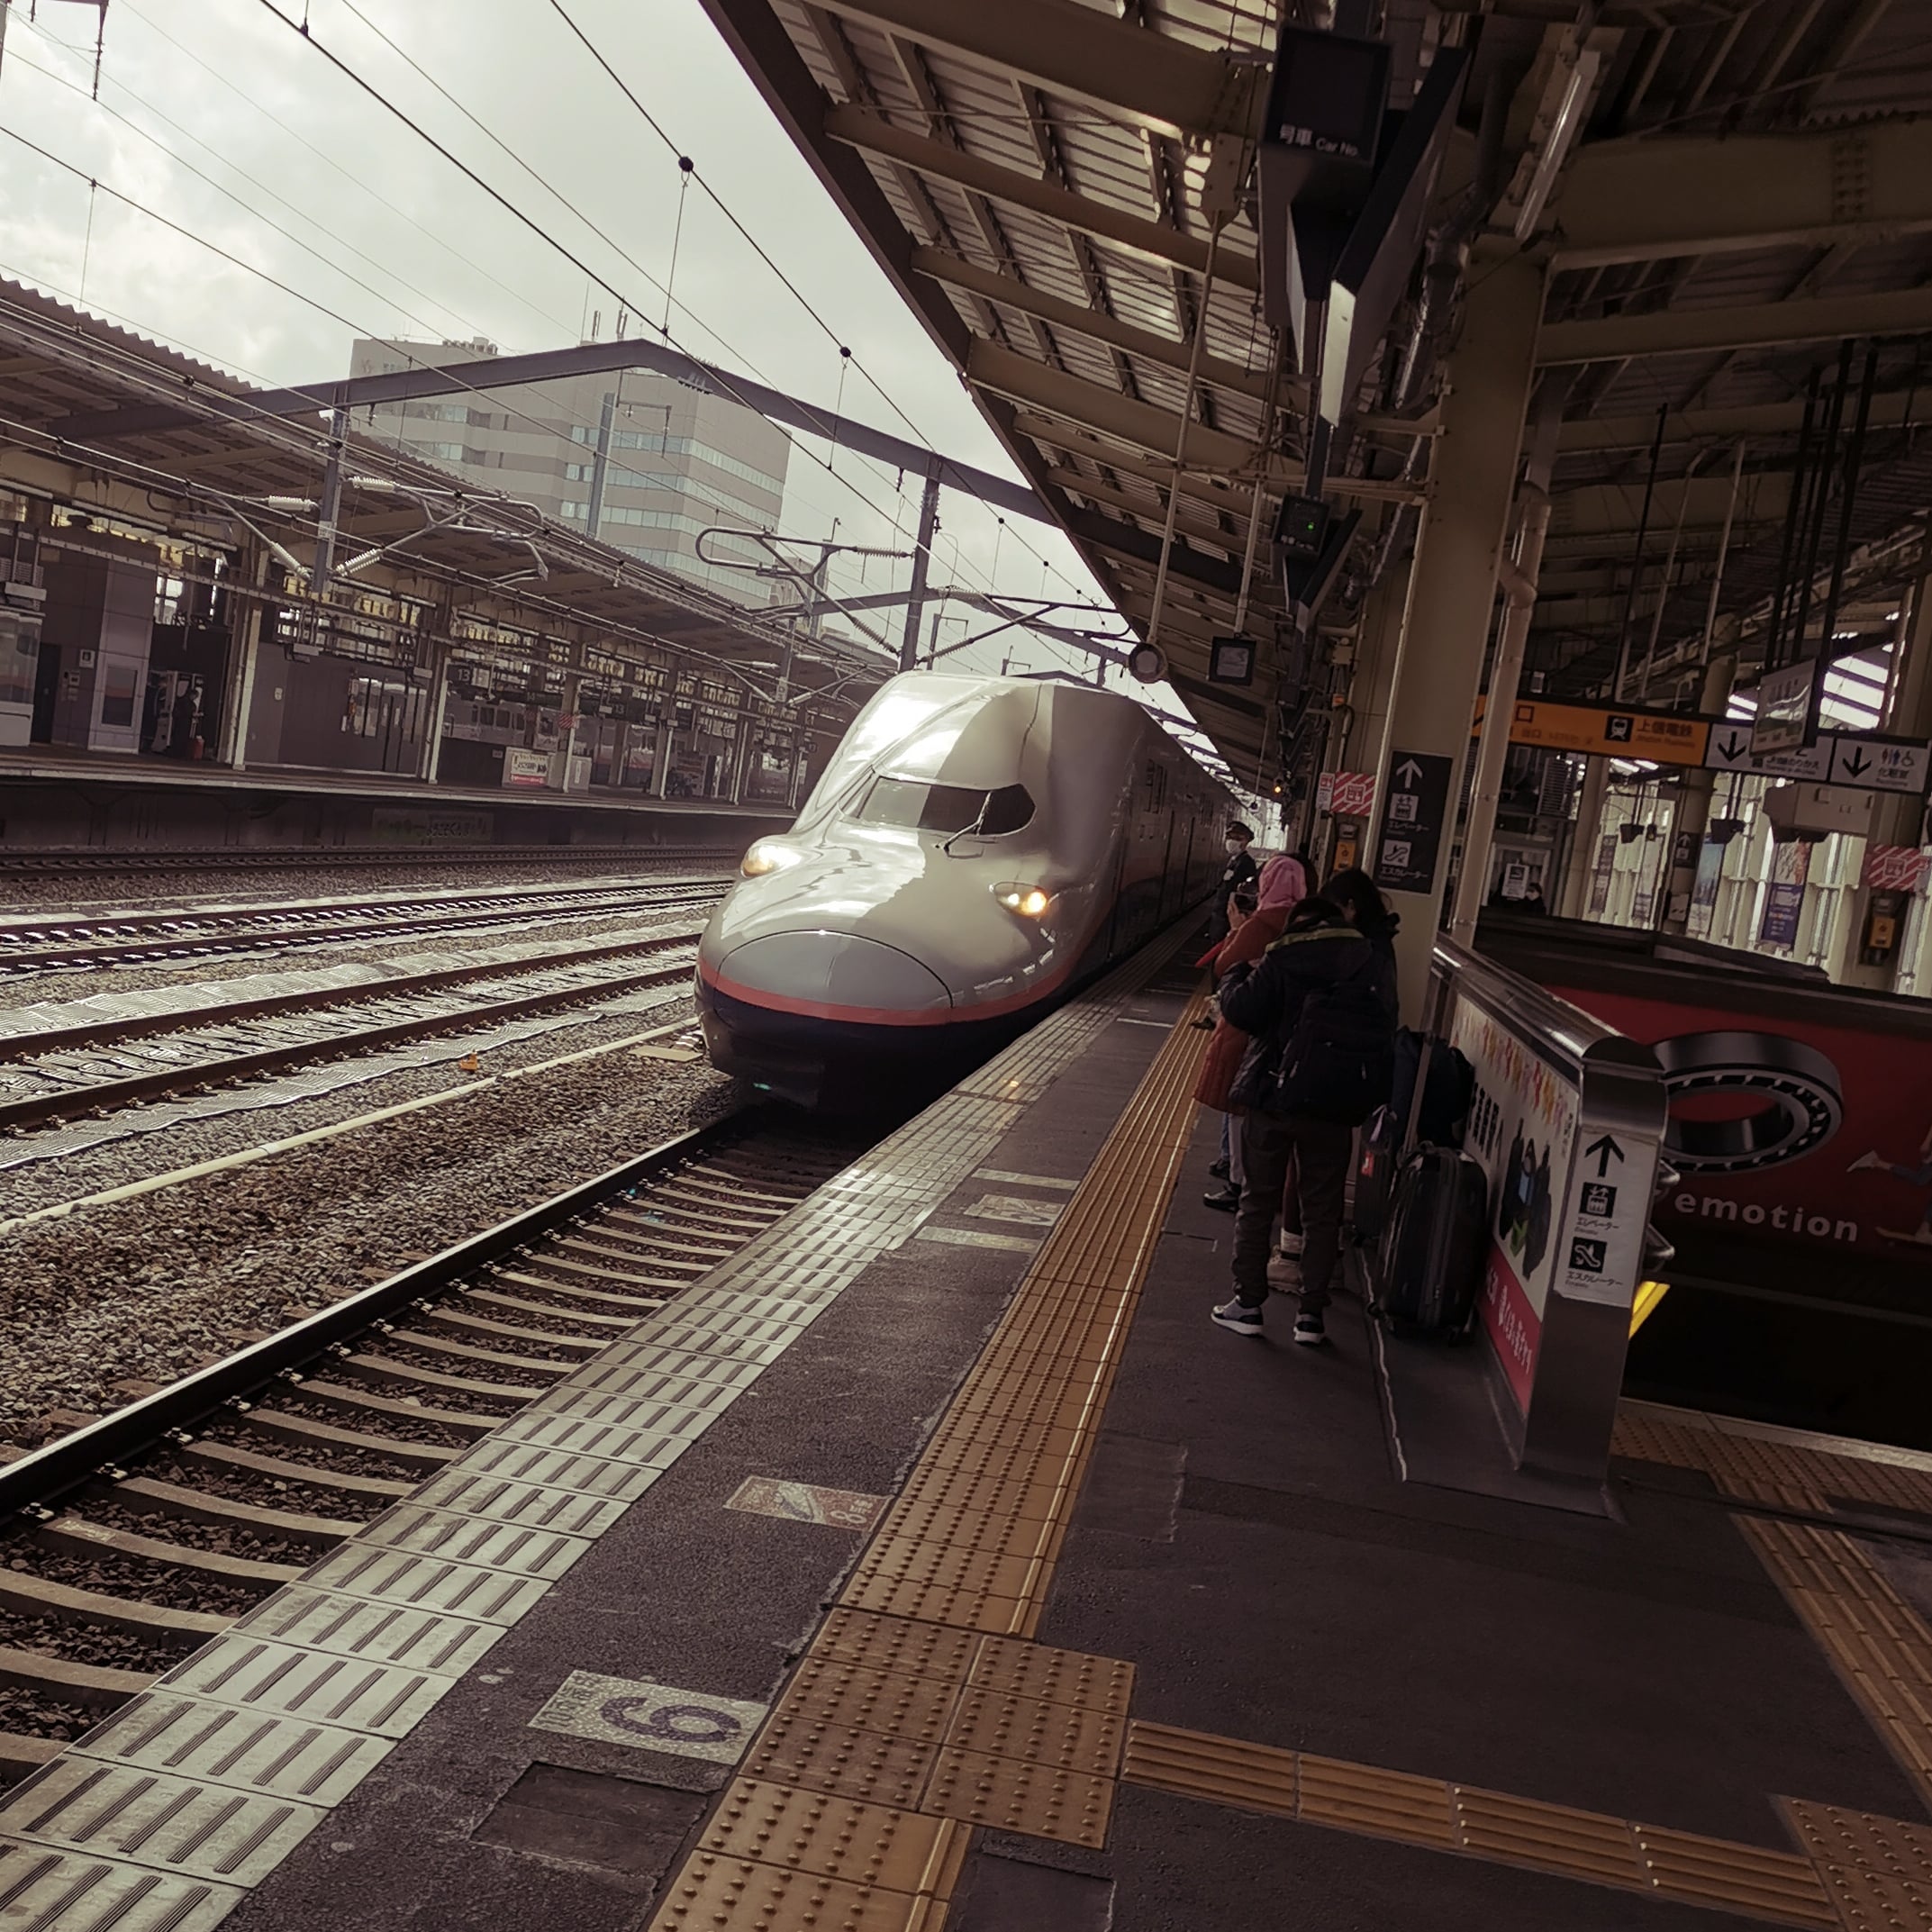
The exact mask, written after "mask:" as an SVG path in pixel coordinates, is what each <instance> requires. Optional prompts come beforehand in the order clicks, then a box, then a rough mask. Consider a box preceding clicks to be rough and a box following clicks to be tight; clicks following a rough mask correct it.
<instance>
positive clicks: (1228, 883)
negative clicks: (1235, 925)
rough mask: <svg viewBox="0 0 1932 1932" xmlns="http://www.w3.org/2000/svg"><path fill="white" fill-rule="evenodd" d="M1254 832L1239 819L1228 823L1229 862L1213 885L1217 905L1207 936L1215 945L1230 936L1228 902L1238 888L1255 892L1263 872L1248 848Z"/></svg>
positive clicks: (1215, 905) (1253, 837) (1222, 868)
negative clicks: (1256, 883)
mask: <svg viewBox="0 0 1932 1932" xmlns="http://www.w3.org/2000/svg"><path fill="white" fill-rule="evenodd" d="M1254 842H1255V835H1254V833H1253V832H1251V831H1250V830H1248V829H1247V826H1245V825H1244V824H1242V823H1241V821H1240V820H1238V819H1236V820H1234V821H1231V822H1230V823H1229V827H1228V863H1227V864H1226V865H1225V866H1222V867H1221V875H1220V883H1219V884H1217V885H1216V886H1215V888H1214V909H1213V912H1211V915H1210V917H1209V921H1208V938H1209V939H1210V940H1211V942H1212V943H1213V944H1214V945H1216V946H1219V945H1220V942H1221V941H1222V940H1223V939H1226V938H1227V937H1228V926H1229V920H1228V914H1229V901H1230V900H1231V899H1232V898H1233V897H1234V895H1235V894H1236V893H1238V892H1252V891H1253V890H1254V886H1255V882H1256V879H1258V878H1259V877H1260V875H1261V867H1260V866H1257V865H1256V863H1255V861H1254V859H1253V857H1251V856H1250V854H1249V852H1248V849H1247V848H1248V847H1249V846H1251V845H1252V844H1253V843H1254Z"/></svg>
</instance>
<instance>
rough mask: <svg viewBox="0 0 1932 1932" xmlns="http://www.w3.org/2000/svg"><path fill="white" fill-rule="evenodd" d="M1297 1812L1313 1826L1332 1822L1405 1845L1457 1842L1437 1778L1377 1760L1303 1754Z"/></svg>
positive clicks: (1452, 1812) (1447, 1847)
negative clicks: (1392, 1768) (1359, 1761)
mask: <svg viewBox="0 0 1932 1932" xmlns="http://www.w3.org/2000/svg"><path fill="white" fill-rule="evenodd" d="M1296 1770H1297V1778H1296V1784H1297V1804H1296V1810H1295V1815H1296V1817H1298V1818H1300V1819H1302V1820H1303V1821H1304V1822H1305V1823H1308V1824H1311V1825H1333V1826H1336V1827H1338V1828H1340V1829H1341V1830H1343V1831H1359V1832H1365V1833H1367V1834H1368V1835H1369V1836H1370V1837H1376V1838H1396V1839H1400V1840H1401V1841H1402V1842H1403V1843H1404V1844H1408V1845H1433V1846H1437V1847H1438V1849H1439V1850H1442V1851H1449V1850H1452V1849H1453V1848H1454V1847H1455V1845H1456V1811H1455V1807H1454V1806H1453V1805H1452V1804H1451V1803H1450V1801H1449V1787H1448V1786H1447V1784H1446V1783H1444V1782H1443V1781H1442V1780H1441V1779H1440V1778H1419V1777H1416V1776H1414V1775H1413V1774H1412V1773H1409V1772H1406V1771H1388V1770H1385V1769H1383V1767H1382V1766H1381V1765H1379V1764H1349V1763H1347V1761H1346V1760H1345V1759H1342V1758H1336V1757H1316V1756H1313V1755H1311V1754H1310V1753H1309V1752H1306V1751H1304V1752H1302V1754H1301V1762H1300V1764H1298V1765H1297V1767H1296Z"/></svg>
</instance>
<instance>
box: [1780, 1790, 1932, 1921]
mask: <svg viewBox="0 0 1932 1932" xmlns="http://www.w3.org/2000/svg"><path fill="white" fill-rule="evenodd" d="M1784 1810H1785V1815H1786V1816H1787V1817H1788V1818H1789V1819H1790V1820H1791V1830H1792V1832H1793V1834H1794V1835H1795V1836H1796V1837H1797V1839H1798V1842H1799V1843H1800V1845H1802V1846H1804V1848H1805V1850H1806V1851H1807V1852H1808V1853H1809V1854H1810V1858H1811V1862H1812V1864H1814V1865H1815V1866H1816V1867H1817V1869H1818V1873H1819V1877H1820V1878H1821V1879H1822V1880H1823V1881H1824V1883H1825V1889H1826V1891H1828V1893H1829V1894H1830V1895H1831V1900H1832V1902H1833V1903H1834V1904H1835V1905H1836V1906H1837V1909H1838V1917H1839V1918H1840V1919H1841V1920H1842V1921H1843V1922H1844V1926H1845V1928H1846V1932H1880V1928H1881V1927H1884V1928H1887V1932H1889V1928H1891V1927H1896V1926H1915V1927H1916V1926H1927V1925H1932V1826H1926V1825H1908V1824H1904V1823H1902V1822H1901V1821H1900V1820H1899V1819H1891V1818H1874V1817H1873V1816H1872V1815H1871V1813H1869V1812H1864V1811H1846V1810H1839V1808H1838V1807H1837V1806H1836V1805H1822V1804H1807V1803H1805V1802H1804V1801H1803V1800H1801V1799H1796V1798H1787V1799H1786V1800H1785V1801H1784Z"/></svg>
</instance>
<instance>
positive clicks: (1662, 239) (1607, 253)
mask: <svg viewBox="0 0 1932 1932" xmlns="http://www.w3.org/2000/svg"><path fill="white" fill-rule="evenodd" d="M1556 227H1557V232H1556V239H1555V246H1556V266H1557V267H1558V268H1602V267H1605V266H1607V265H1609V264H1611V263H1615V262H1631V261H1652V260H1656V259H1661V258H1663V257H1665V256H1674V255H1719V254H1726V253H1736V252H1737V251H1739V250H1742V249H1775V248H1802V247H1819V248H1828V247H1831V246H1833V245H1834V244H1837V243H1845V242H1855V243H1859V244H1862V245H1863V244H1870V243H1872V242H1877V241H1889V240H1893V239H1894V238H1895V237H1897V236H1900V235H1910V234H1918V233H1922V232H1924V231H1926V230H1927V229H1932V120H1916V121H1903V120H1901V121H1891V122H1873V124H1871V125H1869V126H1866V127H1860V128H1828V129H1820V130H1819V131H1817V132H1794V133H1789V134H1731V135H1728V136H1726V137H1724V138H1723V139H1722V140H1683V141H1668V140H1665V141H1597V142H1593V143H1591V144H1589V145H1586V146H1585V147H1583V148H1582V149H1581V150H1578V152H1577V155H1576V157H1575V159H1574V161H1573V162H1572V163H1571V166H1570V170H1569V173H1568V175H1567V176H1566V177H1565V181H1564V183H1563V186H1562V189H1561V195H1560V199H1559V200H1558V202H1557V204H1556Z"/></svg>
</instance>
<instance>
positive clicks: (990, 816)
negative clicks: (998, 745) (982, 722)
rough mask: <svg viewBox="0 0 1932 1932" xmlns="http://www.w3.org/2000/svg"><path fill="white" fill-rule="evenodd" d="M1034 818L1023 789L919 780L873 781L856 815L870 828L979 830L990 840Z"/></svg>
mask: <svg viewBox="0 0 1932 1932" xmlns="http://www.w3.org/2000/svg"><path fill="white" fill-rule="evenodd" d="M983 812H984V817H982V816H981V814H982V813H983ZM1032 816H1033V800H1032V797H1031V796H1030V794H1029V793H1028V791H1027V789H1026V787H1025V786H1024V785H1001V786H999V787H998V788H997V789H996V790H994V791H992V792H983V791H981V790H980V789H979V787H978V786H976V785H927V784H925V783H924V782H923V781H922V780H920V779H917V778H875V779H874V780H873V781H872V785H871V789H870V790H869V791H867V792H866V796H865V799H864V802H863V803H861V804H860V806H859V808H858V812H857V817H858V819H859V821H860V822H861V823H862V824H866V825H900V826H905V827H907V828H909V829H911V830H914V831H922V832H962V831H965V830H967V828H968V827H970V826H974V825H977V826H978V827H979V830H980V831H981V832H982V833H983V834H984V836H986V837H988V838H993V837H997V836H998V835H999V834H1001V833H1002V832H1016V831H1018V830H1020V827H1021V826H1022V825H1024V824H1026V823H1027V822H1028V821H1029V820H1030V819H1031V818H1032Z"/></svg>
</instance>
